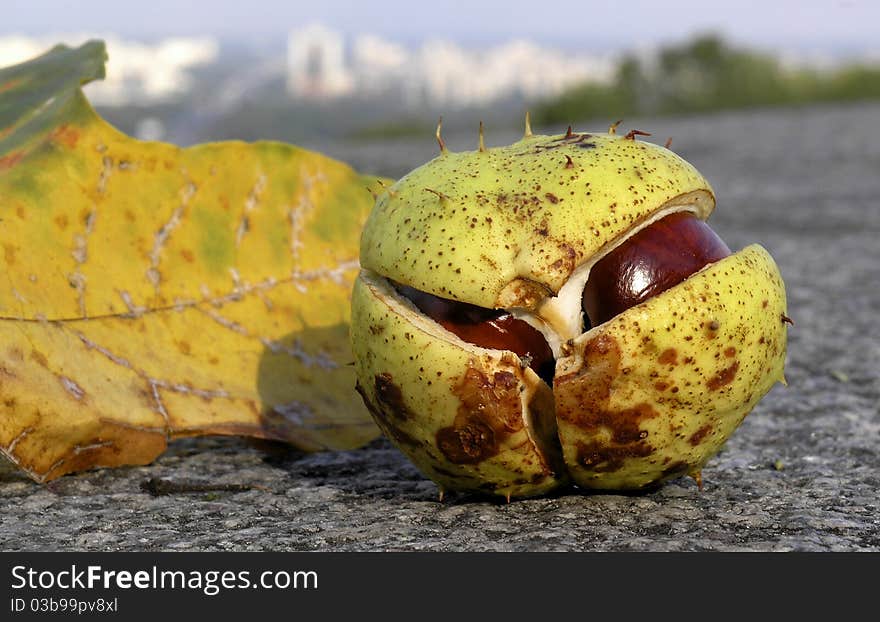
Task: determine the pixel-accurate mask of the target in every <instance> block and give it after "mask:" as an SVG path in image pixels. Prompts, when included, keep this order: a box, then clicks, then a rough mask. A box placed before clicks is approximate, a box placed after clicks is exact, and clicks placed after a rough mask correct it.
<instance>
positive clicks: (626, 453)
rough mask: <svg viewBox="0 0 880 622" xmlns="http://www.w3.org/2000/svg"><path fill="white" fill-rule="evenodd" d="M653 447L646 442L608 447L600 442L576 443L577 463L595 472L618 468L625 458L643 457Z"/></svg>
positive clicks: (608, 471) (606, 471)
mask: <svg viewBox="0 0 880 622" xmlns="http://www.w3.org/2000/svg"><path fill="white" fill-rule="evenodd" d="M652 451H654V449H653V448H652V447H651V446H650V445H647V444H644V443H643V444H639V445H624V446H621V447H610V446H608V445H605V444H603V443H601V442H596V441H593V442H591V443H589V444H587V443H582V442H578V443H577V461H578V464H580V465H581V466H583V467H585V468H586V469H588V470H590V471H593V472H595V473H611V472H614V471H618V470H620V468H621V467H623V464H624V462H625V461H626V459H627V458H644V457H645V456H648V455H650V454H651V452H652Z"/></svg>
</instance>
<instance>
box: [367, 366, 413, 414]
mask: <svg viewBox="0 0 880 622" xmlns="http://www.w3.org/2000/svg"><path fill="white" fill-rule="evenodd" d="M393 380H394V379H393V378H392V377H391V374H389V373H381V374H376V377H375V379H374V386H375V389H376V399H377V400H379V404H381V405H382V406H383V407H385V408H386V409H387V410H388V411H390V414H392V415H393V416H395V417H397V418H398V419H408V418H409V415H410V412H409V409H408V408H407V407H406V404H404V403H403V392H402V391H401V390H400V387H399V386H397V385H396V384H394V382H393Z"/></svg>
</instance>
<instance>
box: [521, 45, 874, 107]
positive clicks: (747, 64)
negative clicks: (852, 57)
mask: <svg viewBox="0 0 880 622" xmlns="http://www.w3.org/2000/svg"><path fill="white" fill-rule="evenodd" d="M876 98H880V67H872V66H867V65H850V66H846V67H841V68H839V69H836V70H833V71H827V72H819V71H816V70H812V69H797V70H792V69H786V68H784V67H783V66H782V65H781V63H780V62H779V61H778V60H777V59H775V58H774V57H772V56H769V55H765V54H760V53H757V52H752V51H746V50H739V49H735V48H733V47H731V46H729V45H728V44H727V43H726V42H724V41H723V40H722V39H721V38H719V37H717V36H714V35H707V36H701V37H699V38H696V39H694V40H692V41H689V42H687V43H685V44H682V45H678V46H671V47H666V48H663V49H661V50H660V53H659V55H658V56H657V58H656V60H654V61H653V62H650V63H648V62H645V61H640V60H639V59H638V58H636V57H635V56H632V55H630V56H627V57H625V58H624V59H623V61H622V62H621V64H620V66H619V67H618V70H617V75H616V76H615V79H614V80H613V82H612V83H611V84H607V85H603V84H592V83H586V84H583V85H581V86H577V87H575V88H572V89H570V90H568V91H567V92H565V93H563V94H562V95H560V96H558V97H556V98H554V99H551V100H546V101H543V102H540V103H539V104H538V106H537V107H536V108H535V110H534V115H535V118H536V119H538V120H539V122H542V123H569V122H573V121H579V120H584V119H590V118H595V117H620V116H628V115H653V114H674V113H691V112H707V111H713V110H724V109H731V108H744V107H750V106H777V105H791V104H801V103H810V102H824V101H854V100H861V99H876Z"/></svg>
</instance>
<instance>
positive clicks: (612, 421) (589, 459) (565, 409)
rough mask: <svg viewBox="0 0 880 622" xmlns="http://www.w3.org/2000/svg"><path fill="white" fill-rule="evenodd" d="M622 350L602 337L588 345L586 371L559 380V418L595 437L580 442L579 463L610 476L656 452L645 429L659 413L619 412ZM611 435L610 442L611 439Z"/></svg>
mask: <svg viewBox="0 0 880 622" xmlns="http://www.w3.org/2000/svg"><path fill="white" fill-rule="evenodd" d="M620 359H621V353H620V346H619V345H618V343H617V341H616V340H615V339H613V338H612V337H610V336H608V335H599V336H597V337H594V338H593V339H591V340H590V341H588V342H587V343H586V344H585V345H584V351H583V365H582V366H581V368H580V370H578V371H576V372H573V373H571V374H567V375H565V376H562V377H560V378H558V379H557V381H556V383H555V394H556V398H557V410H556V412H557V416H558V417H559V419H561V420H563V421H567V422H569V423H572V424H574V425H575V426H576V427H577V428H578V429H579V430H581V431H582V432H584V433H586V434H588V435H590V436H592V437H593V438H592V439H591V440H590V441H589V442H583V441H579V442H578V462H579V463H580V464H581V465H583V466H584V467H586V468H588V469H590V470H592V471H594V472H597V473H606V472H610V471H616V470H618V469H620V468H621V467H622V466H623V464H624V462H625V460H626V459H627V458H632V457H645V456H648V455H650V454H651V453H652V452H653V451H654V448H653V447H652V446H651V445H649V444H648V443H647V442H646V439H647V437H648V432H647V431H646V430H642V429H641V423H642V421H644V420H645V419H652V418H654V417H656V416H657V415H658V413H657V411H656V410H654V408H653V407H652V406H651V405H650V404H647V403H644V402H643V403H641V404H637V405H635V406H633V407H632V408H624V409H621V410H614V409H612V408H611V407H610V400H611V389H612V385H613V384H614V381H615V379H616V378H617V377H618V376H619V375H620ZM608 433H610V438H607V439H606V435H607V434H608Z"/></svg>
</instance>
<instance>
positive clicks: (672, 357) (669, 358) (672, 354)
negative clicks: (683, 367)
mask: <svg viewBox="0 0 880 622" xmlns="http://www.w3.org/2000/svg"><path fill="white" fill-rule="evenodd" d="M657 361H658V362H659V363H660V364H661V365H676V364H677V363H678V352H677V351H676V350H675V348H666V349H665V350H663V352H661V353H660V356H659V357H658V358H657Z"/></svg>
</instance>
